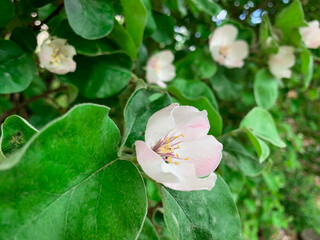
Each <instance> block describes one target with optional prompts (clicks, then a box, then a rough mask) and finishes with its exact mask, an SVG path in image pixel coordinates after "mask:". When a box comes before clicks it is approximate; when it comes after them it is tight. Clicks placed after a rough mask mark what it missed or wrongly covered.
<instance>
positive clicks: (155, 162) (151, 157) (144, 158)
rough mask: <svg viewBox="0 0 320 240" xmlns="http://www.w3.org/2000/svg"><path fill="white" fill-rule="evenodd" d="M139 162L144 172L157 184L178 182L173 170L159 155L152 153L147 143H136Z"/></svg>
mask: <svg viewBox="0 0 320 240" xmlns="http://www.w3.org/2000/svg"><path fill="white" fill-rule="evenodd" d="M135 146H136V152H137V160H138V162H139V164H140V166H141V168H142V169H143V171H144V172H145V173H146V174H147V175H148V176H150V177H151V178H152V179H154V180H156V181H157V182H160V183H163V182H170V183H174V182H178V178H177V177H176V176H175V175H174V174H173V173H171V170H172V169H171V168H170V166H169V164H167V163H166V162H165V161H164V160H163V159H162V158H161V157H160V156H159V155H158V154H156V153H155V152H154V151H152V150H151V149H150V148H149V147H148V146H147V144H146V143H145V142H143V141H136V142H135Z"/></svg>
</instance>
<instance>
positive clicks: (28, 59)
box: [0, 40, 35, 94]
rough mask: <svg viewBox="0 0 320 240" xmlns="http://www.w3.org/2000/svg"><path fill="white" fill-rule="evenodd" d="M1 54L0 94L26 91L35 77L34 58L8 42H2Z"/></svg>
mask: <svg viewBox="0 0 320 240" xmlns="http://www.w3.org/2000/svg"><path fill="white" fill-rule="evenodd" d="M0 52H1V55H0V66H1V68H0V94H7V93H16V92H21V91H23V90H25V89H26V88H27V87H28V86H29V84H30V83H31V81H32V79H33V77H34V72H35V64H34V61H33V59H32V56H31V55H30V54H27V53H25V52H23V51H22V49H21V48H20V47H19V46H18V45H17V44H16V43H14V42H12V41H7V40H0Z"/></svg>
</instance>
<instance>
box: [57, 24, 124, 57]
mask: <svg viewBox="0 0 320 240" xmlns="http://www.w3.org/2000/svg"><path fill="white" fill-rule="evenodd" d="M53 35H54V36H58V37H60V38H65V39H67V40H68V43H69V44H71V45H73V46H74V47H75V48H76V50H77V53H79V54H83V55H87V56H98V55H104V54H112V53H115V52H119V51H120V50H119V49H118V48H117V46H116V45H115V44H114V43H113V42H111V40H109V39H108V38H100V39H95V40H88V39H85V38H82V37H80V36H79V35H77V34H75V33H74V31H73V30H72V29H71V27H70V25H69V23H68V20H67V19H65V20H63V21H62V22H61V23H60V24H59V25H58V26H57V27H56V28H55V29H54V32H53Z"/></svg>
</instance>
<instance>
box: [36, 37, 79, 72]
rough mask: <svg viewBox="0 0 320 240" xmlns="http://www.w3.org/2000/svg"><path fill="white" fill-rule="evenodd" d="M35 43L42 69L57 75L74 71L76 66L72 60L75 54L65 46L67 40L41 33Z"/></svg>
mask: <svg viewBox="0 0 320 240" xmlns="http://www.w3.org/2000/svg"><path fill="white" fill-rule="evenodd" d="M37 42H38V47H37V52H38V56H39V60H40V65H41V66H42V67H44V68H46V69H47V70H48V71H50V72H53V73H57V74H66V73H68V72H74V71H75V70H76V66H77V64H76V62H75V61H74V60H73V59H72V58H73V56H74V55H76V54H77V53H76V50H75V48H74V47H73V46H71V45H69V44H67V40H65V39H61V38H55V37H50V36H49V34H48V33H47V32H45V31H43V32H41V33H39V34H38V36H37Z"/></svg>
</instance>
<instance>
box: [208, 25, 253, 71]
mask: <svg viewBox="0 0 320 240" xmlns="http://www.w3.org/2000/svg"><path fill="white" fill-rule="evenodd" d="M237 36H238V29H237V28H236V27H235V26H233V25H231V24H226V25H223V26H222V27H220V28H218V29H216V30H215V31H214V32H213V33H212V34H211V36H210V39H209V48H210V52H211V55H212V58H213V59H214V60H215V61H216V62H218V63H220V64H221V65H224V66H226V67H227V68H239V67H242V66H243V65H244V62H243V60H244V59H245V58H246V57H247V56H248V54H249V46H248V43H247V42H246V41H244V40H236V39H237Z"/></svg>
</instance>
